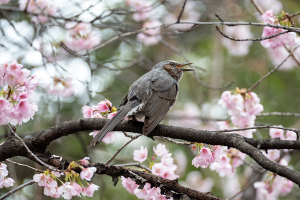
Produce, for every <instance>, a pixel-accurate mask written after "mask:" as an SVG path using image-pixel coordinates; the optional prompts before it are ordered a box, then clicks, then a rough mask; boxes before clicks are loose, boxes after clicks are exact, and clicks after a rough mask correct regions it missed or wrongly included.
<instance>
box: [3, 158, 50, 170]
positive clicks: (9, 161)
mask: <svg viewBox="0 0 300 200" xmlns="http://www.w3.org/2000/svg"><path fill="white" fill-rule="evenodd" d="M5 162H8V163H12V164H15V165H18V166H22V167H27V168H29V169H32V170H34V171H37V172H41V173H44V171H43V170H40V169H36V168H34V167H31V166H29V165H25V164H21V163H17V162H14V161H11V160H9V159H6V160H5Z"/></svg>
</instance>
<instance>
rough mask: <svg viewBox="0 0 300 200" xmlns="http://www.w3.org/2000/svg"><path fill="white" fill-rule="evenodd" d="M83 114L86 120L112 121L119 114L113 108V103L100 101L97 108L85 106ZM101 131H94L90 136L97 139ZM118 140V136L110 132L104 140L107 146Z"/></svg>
mask: <svg viewBox="0 0 300 200" xmlns="http://www.w3.org/2000/svg"><path fill="white" fill-rule="evenodd" d="M82 113H83V117H84V118H108V119H111V118H113V116H115V114H116V113H117V109H116V108H115V107H112V103H111V102H110V101H109V100H106V99H105V101H100V103H98V105H96V106H92V107H89V106H83V107H82ZM98 133H99V131H93V132H91V133H90V134H89V135H92V136H93V137H95V136H96V135H97V134H98ZM116 140H117V135H116V134H114V132H109V133H108V134H106V136H105V137H104V138H103V140H102V141H103V142H105V143H106V144H109V143H112V142H115V141H116Z"/></svg>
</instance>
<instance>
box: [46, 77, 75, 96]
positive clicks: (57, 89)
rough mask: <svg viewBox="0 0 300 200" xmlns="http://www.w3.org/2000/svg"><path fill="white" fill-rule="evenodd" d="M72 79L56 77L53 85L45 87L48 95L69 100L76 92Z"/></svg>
mask: <svg viewBox="0 0 300 200" xmlns="http://www.w3.org/2000/svg"><path fill="white" fill-rule="evenodd" d="M72 82H73V79H72V78H63V77H56V76H55V77H54V79H53V84H47V85H45V86H44V88H45V89H46V91H47V93H48V94H52V95H58V96H59V97H63V98H68V97H70V96H72V95H73V94H74V92H75V88H74V85H73V83H72Z"/></svg>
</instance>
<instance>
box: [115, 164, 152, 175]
mask: <svg viewBox="0 0 300 200" xmlns="http://www.w3.org/2000/svg"><path fill="white" fill-rule="evenodd" d="M114 166H122V167H129V166H133V167H139V168H141V169H145V170H147V171H148V172H150V173H152V170H151V169H150V168H148V167H145V166H144V165H141V163H128V164H120V165H114Z"/></svg>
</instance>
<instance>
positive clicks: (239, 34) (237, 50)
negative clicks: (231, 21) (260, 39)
mask: <svg viewBox="0 0 300 200" xmlns="http://www.w3.org/2000/svg"><path fill="white" fill-rule="evenodd" d="M224 33H225V34H226V35H228V36H230V37H233V38H236V39H247V38H253V35H252V33H251V31H250V28H249V26H233V27H230V26H224ZM221 40H222V44H223V45H224V46H225V47H226V49H227V50H228V52H229V53H230V54H231V55H234V56H245V55H247V54H248V53H249V47H250V46H251V45H252V42H251V41H246V42H237V41H233V40H230V39H228V38H225V37H222V39H221Z"/></svg>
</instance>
